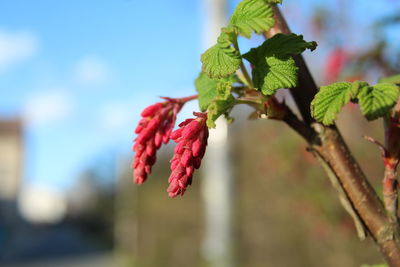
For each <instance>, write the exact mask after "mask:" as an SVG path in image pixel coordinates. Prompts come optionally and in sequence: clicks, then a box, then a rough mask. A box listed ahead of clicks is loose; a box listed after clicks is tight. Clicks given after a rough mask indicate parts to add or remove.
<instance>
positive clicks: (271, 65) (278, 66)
mask: <svg viewBox="0 0 400 267" xmlns="http://www.w3.org/2000/svg"><path fill="white" fill-rule="evenodd" d="M297 70H298V68H297V66H296V63H295V62H294V60H293V58H291V57H288V58H285V59H280V58H277V57H274V56H271V57H267V58H266V59H265V61H264V62H260V63H259V64H258V65H256V67H254V68H253V71H252V75H253V82H254V86H255V87H256V88H260V89H261V92H262V93H263V94H265V95H273V94H274V93H275V92H276V90H277V89H279V88H291V87H295V86H296V84H297Z"/></svg>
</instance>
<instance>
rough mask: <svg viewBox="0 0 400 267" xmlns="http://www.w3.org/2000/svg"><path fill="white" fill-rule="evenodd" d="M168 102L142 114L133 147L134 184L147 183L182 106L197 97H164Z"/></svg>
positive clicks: (157, 104)
mask: <svg viewBox="0 0 400 267" xmlns="http://www.w3.org/2000/svg"><path fill="white" fill-rule="evenodd" d="M162 98H163V99H165V100H166V101H164V102H159V103H156V104H153V105H151V106H148V107H147V108H145V109H144V110H143V111H142V113H141V116H142V119H141V120H140V121H139V124H138V126H137V127H136V129H135V133H136V134H137V135H138V136H137V138H136V139H135V143H134V145H133V151H134V152H135V156H134V159H133V163H132V168H133V169H134V173H133V176H134V182H135V183H136V184H142V183H143V182H145V181H146V179H147V175H148V174H150V172H151V167H152V166H153V164H154V163H155V161H156V152H157V150H158V149H159V148H160V146H161V145H162V143H164V144H166V143H168V141H169V139H170V135H171V132H172V130H173V128H174V126H175V121H176V115H177V114H178V112H179V111H180V110H181V108H182V106H183V105H184V104H185V103H186V102H187V101H190V100H192V99H195V98H197V96H191V97H186V98H168V97H162Z"/></svg>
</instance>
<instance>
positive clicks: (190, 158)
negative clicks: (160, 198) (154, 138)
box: [167, 112, 208, 197]
mask: <svg viewBox="0 0 400 267" xmlns="http://www.w3.org/2000/svg"><path fill="white" fill-rule="evenodd" d="M193 114H194V115H195V116H197V118H195V119H187V120H185V121H184V122H182V123H181V124H179V127H180V128H179V129H177V130H175V131H174V132H173V133H172V134H171V139H173V140H174V141H175V142H177V145H176V147H175V154H174V156H173V158H172V159H171V171H172V173H171V175H170V177H169V179H168V182H169V187H168V189H167V191H168V194H169V196H170V197H176V196H177V195H183V194H184V193H185V190H186V187H187V186H188V185H190V184H191V183H192V176H193V171H194V169H198V168H199V167H200V164H201V159H202V158H203V156H204V153H205V151H206V146H207V138H208V128H207V125H206V120H207V115H206V113H197V112H194V113H193Z"/></svg>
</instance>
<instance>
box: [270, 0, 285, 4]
mask: <svg viewBox="0 0 400 267" xmlns="http://www.w3.org/2000/svg"><path fill="white" fill-rule="evenodd" d="M267 2H268V3H270V4H282V0H267Z"/></svg>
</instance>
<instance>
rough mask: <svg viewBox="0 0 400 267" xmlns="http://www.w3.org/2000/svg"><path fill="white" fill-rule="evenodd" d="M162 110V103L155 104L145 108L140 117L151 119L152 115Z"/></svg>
mask: <svg viewBox="0 0 400 267" xmlns="http://www.w3.org/2000/svg"><path fill="white" fill-rule="evenodd" d="M162 108H163V104H162V103H155V104H153V105H151V106H148V107H147V108H145V109H144V110H143V111H142V113H141V114H140V115H141V116H142V117H153V116H154V114H155V113H156V112H157V111H159V110H160V109H162Z"/></svg>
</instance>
